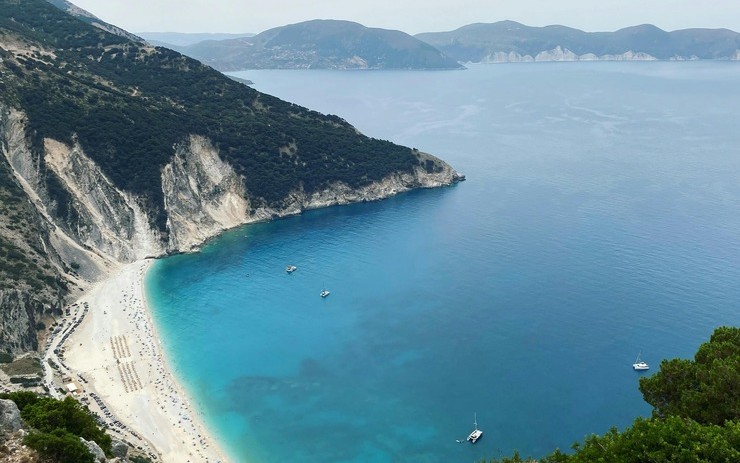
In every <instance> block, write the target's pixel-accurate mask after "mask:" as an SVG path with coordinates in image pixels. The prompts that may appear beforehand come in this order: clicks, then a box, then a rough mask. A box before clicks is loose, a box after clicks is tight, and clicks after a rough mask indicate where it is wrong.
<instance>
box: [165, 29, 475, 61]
mask: <svg viewBox="0 0 740 463" xmlns="http://www.w3.org/2000/svg"><path fill="white" fill-rule="evenodd" d="M176 50H178V51H180V52H181V53H183V54H185V55H188V56H190V57H192V58H195V59H198V60H200V61H202V62H204V63H206V64H208V65H211V66H213V67H215V68H216V69H219V70H222V71H238V70H245V69H419V70H432V69H462V66H461V65H460V64H459V63H457V61H455V60H453V59H451V58H449V57H447V56H445V55H444V54H443V53H441V52H440V51H439V50H437V49H436V48H434V47H432V46H429V45H428V44H426V43H424V42H422V41H420V40H418V39H416V38H414V37H412V36H410V35H408V34H406V33H405V32H401V31H396V30H389V29H380V28H369V27H365V26H363V25H361V24H359V23H355V22H351V21H340V20H322V19H316V20H311V21H305V22H301V23H296V24H289V25H286V26H280V27H276V28H272V29H269V30H267V31H264V32H262V33H259V34H257V35H255V36H254V37H245V38H238V39H231V40H220V41H205V42H200V43H197V44H194V45H190V46H187V47H176Z"/></svg>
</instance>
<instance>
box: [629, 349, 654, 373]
mask: <svg viewBox="0 0 740 463" xmlns="http://www.w3.org/2000/svg"><path fill="white" fill-rule="evenodd" d="M640 354H642V351H640V353H639V354H637V358H636V359H635V363H633V364H632V369H633V370H635V371H644V370H649V369H650V366H648V364H647V363H645V362H644V361H642V360H640Z"/></svg>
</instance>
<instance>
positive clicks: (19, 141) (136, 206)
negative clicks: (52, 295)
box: [0, 111, 463, 284]
mask: <svg viewBox="0 0 740 463" xmlns="http://www.w3.org/2000/svg"><path fill="white" fill-rule="evenodd" d="M11 113H12V115H13V116H12V117H10V118H9V119H8V122H7V123H6V124H4V125H3V126H2V127H3V132H2V133H0V136H1V137H2V138H4V139H6V140H9V142H8V145H9V146H10V149H8V150H6V158H7V160H8V162H9V163H10V165H11V166H12V168H13V171H14V174H15V176H16V178H17V179H18V180H19V182H20V183H21V184H22V185H23V188H24V190H25V191H26V193H27V194H28V196H29V197H30V198H32V200H33V201H34V204H35V205H36V207H37V209H38V210H39V213H40V215H41V216H42V217H44V219H45V220H46V221H47V222H48V224H49V227H50V229H52V230H53V232H52V233H51V236H50V238H49V240H48V242H49V246H50V248H51V249H50V250H49V252H53V253H54V254H55V255H56V256H58V257H59V259H60V260H61V261H62V262H63V265H62V266H61V267H62V268H69V267H70V266H72V267H76V268H77V271H76V272H74V273H75V275H70V272H66V275H67V277H68V278H71V279H74V280H75V281H76V282H77V283H81V284H82V283H84V280H89V281H94V280H96V279H98V278H101V277H103V276H105V274H106V273H107V271H108V269H110V268H111V267H114V266H115V265H116V264H118V263H125V262H132V261H135V260H138V259H142V258H144V257H150V256H160V255H163V254H166V253H174V252H182V251H188V250H192V249H193V248H194V247H197V246H198V245H200V244H201V243H203V242H204V241H206V240H208V239H209V238H211V237H213V236H215V235H217V234H218V233H220V232H222V231H224V230H226V229H229V228H233V227H236V226H238V225H241V224H245V223H250V222H256V221H261V220H267V219H271V218H276V217H283V216H287V215H294V214H299V213H300V212H302V211H304V210H306V209H314V208H319V207H327V206H332V205H339V204H348V203H352V202H359V201H374V200H378V199H382V198H386V197H389V196H392V195H395V194H398V193H401V192H404V191H408V190H411V189H414V188H431V187H439V186H444V185H450V184H452V183H455V182H457V181H459V180H461V179H462V178H463V177H462V176H460V175H459V174H458V173H457V172H455V171H454V170H453V169H452V168H451V167H450V166H449V165H447V164H446V163H444V162H443V161H441V160H439V159H437V158H435V157H433V156H431V155H428V154H424V153H417V157H418V158H419V159H420V163H421V165H420V166H419V167H416V168H415V169H414V171H413V172H399V173H394V174H391V175H389V176H387V177H386V178H384V179H383V180H381V181H379V182H375V183H371V184H368V185H366V186H363V187H361V188H351V187H350V186H348V185H346V184H344V183H342V182H335V183H334V184H331V185H330V186H328V187H327V188H325V189H324V190H321V191H318V192H314V193H312V194H307V193H306V192H305V191H304V190H303V189H302V186H300V185H298V186H297V187H296V189H295V190H294V191H293V192H292V193H290V194H289V195H288V196H287V197H286V198H284V200H283V201H282V202H281V206H279V207H266V206H254V205H253V201H252V199H251V198H250V197H249V196H248V194H247V192H246V191H245V188H244V182H243V179H242V178H241V177H240V176H239V175H237V174H236V173H235V171H234V169H233V168H232V167H231V166H230V165H229V164H228V163H226V162H224V161H223V160H222V159H221V158H220V156H219V153H218V151H217V150H216V148H215V147H214V146H213V145H212V143H211V142H210V141H209V140H208V139H206V138H203V137H200V136H191V137H189V139H188V140H186V141H185V142H183V143H181V144H179V145H177V146H175V147H174V149H173V155H172V160H171V162H170V163H168V164H167V165H166V166H165V167H164V168H163V169H162V172H161V177H162V189H163V195H164V198H165V211H166V214H167V233H166V234H165V233H161V232H160V231H158V230H156V229H155V228H154V227H153V225H152V220H151V218H150V217H149V216H148V215H147V213H146V211H145V208H144V206H143V205H142V203H141V201H140V199H139V198H137V197H135V196H134V195H132V194H130V193H128V192H125V191H121V190H120V189H118V188H116V187H115V186H114V185H113V183H112V182H111V181H110V180H109V179H107V178H106V176H105V175H104V174H103V172H102V171H101V170H100V168H99V167H98V166H97V165H96V164H95V163H94V162H93V161H92V160H91V159H90V158H89V157H88V156H87V155H86V154H85V153H84V150H83V149H82V147H81V146H80V145H79V144H78V143H76V142H75V143H73V144H72V145H71V146H68V145H66V144H64V143H61V142H59V141H56V140H51V139H46V140H44V144H43V156H41V157H39V156H36V157H34V155H33V154H32V153H33V149H32V147H31V146H29V142H28V137H27V136H26V134H25V125H24V121H25V118H24V116H23V114H22V113H20V112H18V111H11ZM44 169H46V171H47V172H46V174H49V173H51V174H53V175H54V176H55V177H56V178H57V179H58V180H59V183H60V184H61V186H62V187H63V188H64V190H65V191H66V194H67V195H68V196H69V197H70V198H72V201H71V203H72V207H73V208H74V211H75V213H74V214H68V216H65V217H58V216H55V215H54V214H53V213H52V209H53V206H54V204H53V203H54V200H53V199H52V198H51V195H50V194H49V192H48V191H46V187H45V186H44V182H42V181H41V179H42V177H43V175H44V172H43V170H44ZM73 263H74V265H73Z"/></svg>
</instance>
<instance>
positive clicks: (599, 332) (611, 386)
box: [147, 62, 740, 463]
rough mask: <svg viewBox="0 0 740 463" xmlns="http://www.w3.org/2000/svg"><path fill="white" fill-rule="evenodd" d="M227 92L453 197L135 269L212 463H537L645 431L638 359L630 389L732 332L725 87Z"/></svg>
mask: <svg viewBox="0 0 740 463" xmlns="http://www.w3.org/2000/svg"><path fill="white" fill-rule="evenodd" d="M239 75H240V76H241V77H245V78H248V79H251V80H253V81H254V82H255V88H257V89H258V90H261V91H265V92H267V93H271V94H274V95H276V96H279V97H281V98H284V99H288V100H290V101H294V102H296V103H299V104H302V105H305V106H308V107H311V108H312V109H316V110H319V111H322V112H325V113H331V114H338V115H340V116H342V117H343V118H345V119H347V120H348V121H349V122H351V123H353V124H354V125H356V126H357V127H358V128H359V129H360V130H362V131H363V132H365V133H366V134H368V135H371V136H375V137H378V138H385V139H390V140H392V141H394V142H398V143H402V144H406V145H409V146H413V147H417V148H419V149H422V150H424V151H428V152H431V153H434V154H437V155H439V156H440V157H442V158H444V159H445V160H447V161H449V162H450V163H451V164H452V165H453V166H454V167H456V168H457V169H458V170H460V171H461V172H464V173H465V174H466V175H467V177H468V180H467V181H466V182H464V183H462V184H459V185H457V186H455V187H451V188H445V189H438V190H427V191H417V192H413V193H409V194H404V195H400V196H397V197H395V198H391V199H389V200H386V201H382V202H377V203H368V204H358V205H352V206H346V207H335V208H330V209H325V210H319V211H311V212H308V213H305V214H304V215H303V216H301V217H294V218H288V219H284V220H278V221H274V222H271V223H263V224H257V225H252V226H247V227H244V228H240V229H238V230H234V231H231V232H228V233H225V234H224V235H223V236H221V237H219V238H217V239H215V240H213V241H212V242H211V243H209V245H208V246H206V247H205V248H204V249H203V250H202V252H199V253H196V254H191V255H178V256H174V257H171V258H167V259H164V260H161V261H160V262H158V263H157V265H155V266H154V268H153V269H152V270H151V272H150V274H149V275H148V279H147V289H148V294H149V299H150V302H151V303H152V304H153V306H154V307H153V309H154V312H155V320H156V322H157V324H158V326H159V329H160V330H161V332H162V334H163V337H164V339H163V343H164V344H165V348H166V350H167V352H168V354H169V355H170V356H171V360H172V363H173V364H174V365H175V367H176V369H177V372H178V375H179V376H180V377H181V378H182V380H183V381H184V382H185V383H186V385H187V387H188V388H189V390H190V392H191V394H193V396H194V397H195V399H196V401H197V402H198V404H199V405H200V407H202V409H203V410H204V411H205V412H206V414H207V415H208V417H209V420H210V424H211V425H212V426H213V428H214V429H215V431H216V432H217V433H218V435H219V436H221V437H222V438H223V440H224V441H225V442H226V443H227V444H228V445H229V447H230V450H231V452H232V453H233V454H234V456H235V459H236V460H237V461H246V460H250V461H256V462H282V461H291V462H358V463H359V462H370V463H381V462H382V463H385V462H411V461H413V462H471V461H475V460H478V459H480V458H483V457H497V456H501V455H502V454H510V453H511V452H513V451H514V450H519V451H520V453H522V454H524V455H532V456H535V457H538V456H542V455H543V454H545V453H548V452H550V451H552V450H553V449H554V448H555V447H560V448H564V449H565V448H569V446H570V445H571V444H572V443H573V442H574V441H577V440H581V439H582V438H583V437H584V436H585V435H587V434H590V433H604V432H605V431H607V430H608V429H609V428H610V427H611V426H618V427H624V426H626V425H628V424H629V423H630V422H631V421H632V420H633V419H634V418H635V417H636V416H639V415H648V414H649V413H650V407H649V406H648V405H647V404H645V403H644V402H643V401H642V398H641V395H640V393H639V391H638V389H637V381H638V378H639V374H637V373H635V372H633V371H632V370H631V364H632V362H633V361H634V359H635V357H636V355H637V353H638V352H639V351H640V350H642V353H643V354H642V358H643V359H644V360H646V361H647V362H649V363H650V364H651V365H652V367H653V370H651V372H653V371H655V370H656V369H657V367H658V365H659V363H660V360H661V359H664V358H673V357H689V356H691V355H692V354H693V353H694V352H695V351H696V349H697V347H698V345H699V344H700V343H701V342H704V341H706V340H707V339H708V337H709V335H710V334H711V332H712V330H713V329H714V328H715V327H717V326H720V325H740V310H738V304H739V302H738V301H740V130H738V127H740V64H739V63H729V62H719V63H568V64H556V63H540V64H523V65H516V64H512V65H489V66H474V67H472V68H471V69H469V70H467V71H459V72H323V71H306V72H300V71H260V72H245V73H239ZM288 264H295V265H297V266H298V270H297V271H296V272H295V273H294V274H292V275H288V274H286V273H285V271H284V268H285V266H286V265H288ZM323 287H326V288H327V289H329V290H330V291H331V295H330V296H329V297H328V298H326V299H321V298H320V297H319V292H320V291H321V289H322V288H323ZM476 412H477V416H478V423H479V425H480V427H481V429H483V431H484V435H483V438H482V439H481V440H480V441H479V443H478V444H476V445H475V446H472V445H469V444H458V443H456V442H455V440H456V439H462V438H464V437H465V436H466V435H467V433H469V432H470V430H471V429H472V419H473V413H476Z"/></svg>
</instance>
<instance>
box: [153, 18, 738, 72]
mask: <svg viewBox="0 0 740 463" xmlns="http://www.w3.org/2000/svg"><path fill="white" fill-rule="evenodd" d="M140 35H141V36H142V37H144V38H146V39H147V40H149V41H150V43H152V44H154V45H160V44H164V45H165V46H168V47H169V48H173V49H175V50H177V51H179V52H181V53H183V54H185V55H188V56H190V57H192V58H195V59H198V60H200V61H201V62H203V63H205V64H208V65H210V66H213V67H214V68H216V69H218V70H221V71H237V70H244V69H421V70H423V69H461V68H463V65H462V64H461V63H500V62H527V61H586V60H588V61H591V60H610V61H617V60H619V61H622V60H696V59H715V60H716V59H724V60H740V34H738V33H737V32H733V31H731V30H728V29H683V30H677V31H673V32H666V31H664V30H662V29H660V28H658V27H655V26H653V25H650V24H643V25H640V26H633V27H626V28H624V29H620V30H618V31H616V32H585V31H582V30H579V29H574V28H571V27H566V26H545V27H530V26H525V25H524V24H520V23H518V22H514V21H500V22H496V23H478V24H470V25H467V26H464V27H461V28H459V29H456V30H454V31H449V32H426V33H422V34H417V35H416V36H414V37H412V36H410V35H408V34H406V33H404V32H401V31H394V30H387V29H376V28H368V27H365V26H363V25H361V24H357V23H354V22H349V21H336V20H314V21H306V22H302V23H298V24H291V25H288V26H282V27H276V28H274V29H270V30H268V31H265V32H262V33H261V34H258V35H256V36H251V37H250V36H247V35H248V34H245V36H242V37H227V38H224V37H223V36H221V35H219V34H213V35H210V36H209V35H205V34H172V33H153V32H149V33H141V34H140ZM204 36H205V37H207V39H208V40H202V41H197V40H198V39H200V38H202V37H204Z"/></svg>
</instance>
